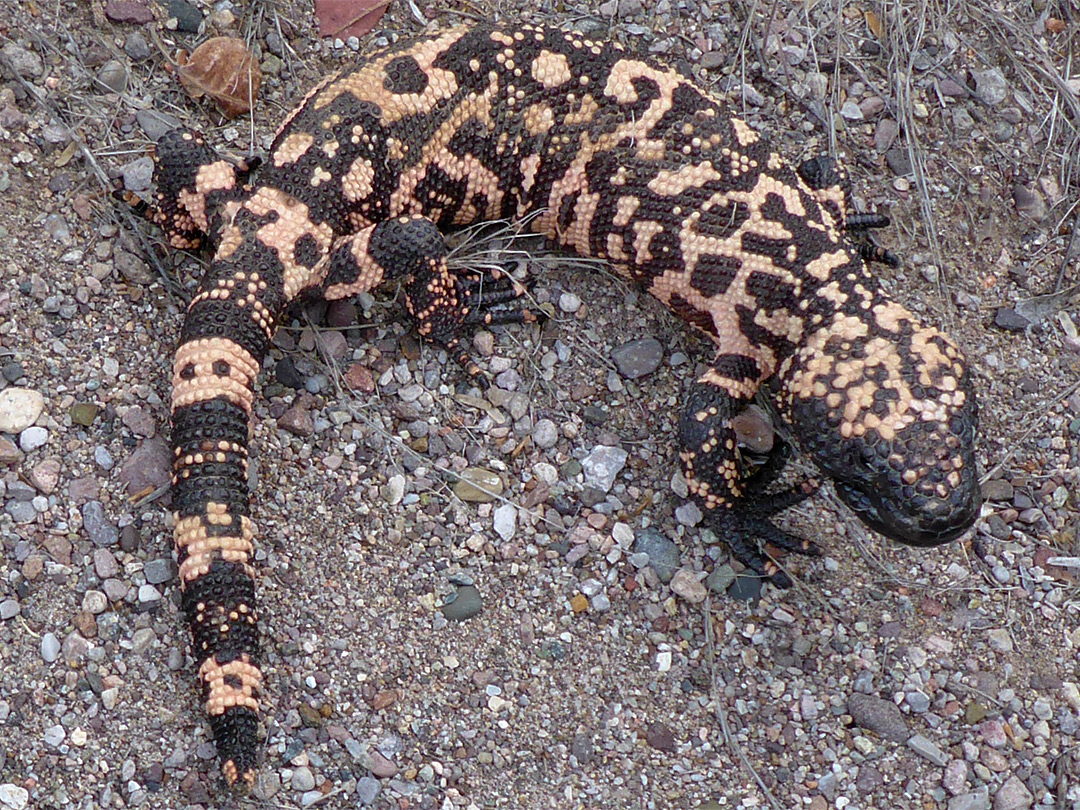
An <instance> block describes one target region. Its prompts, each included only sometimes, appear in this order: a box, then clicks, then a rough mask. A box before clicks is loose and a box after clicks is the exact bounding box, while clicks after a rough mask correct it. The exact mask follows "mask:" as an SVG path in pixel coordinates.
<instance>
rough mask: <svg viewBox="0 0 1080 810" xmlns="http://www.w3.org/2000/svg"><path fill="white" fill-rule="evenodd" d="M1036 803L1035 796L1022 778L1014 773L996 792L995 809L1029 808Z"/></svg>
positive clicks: (1016, 809) (1025, 809)
mask: <svg viewBox="0 0 1080 810" xmlns="http://www.w3.org/2000/svg"><path fill="white" fill-rule="evenodd" d="M1034 803H1035V797H1034V796H1032V795H1031V791H1030V790H1028V789H1027V786H1026V785H1025V784H1024V783H1023V782H1022V781H1021V780H1020V777H1018V776H1016V775H1013V776H1010V777H1009V778H1008V780H1007V781H1006V782H1005V784H1004V785H1002V786H1001V787H999V788H998V789H997V792H996V793H995V794H994V810H1027V808H1029V807H1031V806H1032V805H1033V804H1034Z"/></svg>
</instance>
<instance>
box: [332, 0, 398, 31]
mask: <svg viewBox="0 0 1080 810" xmlns="http://www.w3.org/2000/svg"><path fill="white" fill-rule="evenodd" d="M389 5H390V0H315V18H316V19H317V20H318V21H319V36H323V37H340V38H341V39H345V38H346V37H362V36H364V35H365V34H367V33H368V32H370V31H371V29H372V28H374V27H375V24H376V23H377V22H378V21H379V18H380V17H382V15H383V12H385V11H386V7H387V6H389Z"/></svg>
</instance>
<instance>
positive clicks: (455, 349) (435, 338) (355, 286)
mask: <svg viewBox="0 0 1080 810" xmlns="http://www.w3.org/2000/svg"><path fill="white" fill-rule="evenodd" d="M446 257H447V248H446V242H445V240H444V239H443V235H442V233H441V232H440V231H439V229H438V227H437V226H436V225H435V223H434V222H432V221H431V220H429V219H426V218H425V217H420V216H401V217H397V218H395V219H390V220H386V221H384V222H380V223H378V224H376V225H372V226H370V227H368V228H365V229H363V230H361V231H359V232H358V233H357V234H355V235H354V236H351V237H349V238H348V239H346V240H344V241H343V242H342V243H341V244H340V245H339V246H338V247H337V248H336V249H335V250H334V252H333V253H332V254H331V257H330V265H329V268H328V272H327V278H326V282H325V284H324V286H323V295H324V296H325V297H326V298H327V299H335V298H342V297H344V296H347V295H353V294H355V293H358V292H363V291H366V290H370V289H373V288H374V287H375V286H377V284H378V283H380V282H382V281H383V280H389V279H394V278H398V279H401V281H402V285H403V289H404V292H405V308H406V309H407V310H408V312H409V314H410V315H411V316H412V318H413V320H414V322H415V324H416V330H417V332H418V333H419V334H420V336H421V337H424V338H426V339H428V340H430V341H432V342H434V343H437V344H439V345H441V346H443V347H444V348H445V349H446V350H447V351H448V352H450V353H451V355H452V356H453V357H454V359H455V360H456V361H457V362H458V363H459V364H460V365H461V366H462V368H464V369H465V370H466V372H467V373H468V374H469V375H470V376H471V377H474V378H475V379H476V381H477V383H478V384H479V385H481V386H484V385H485V383H486V381H485V380H484V378H483V376H482V374H481V371H480V367H479V366H477V365H476V363H475V362H474V361H473V360H472V358H471V357H470V356H469V354H468V352H467V351H466V350H465V349H463V348H462V347H461V338H462V336H463V334H464V331H465V328H466V327H467V326H469V325H472V324H492V323H509V322H515V321H523V320H525V321H527V320H531V319H533V318H532V316H531V314H530V313H529V312H528V311H526V310H523V309H520V308H517V309H515V308H509V309H507V308H505V306H503V305H505V304H506V303H507V301H509V300H511V299H513V298H516V297H518V296H520V295H521V294H522V292H523V288H521V287H520V286H519V285H512V286H508V285H506V284H502V283H498V282H496V284H495V287H494V289H492V290H490V291H489V293H487V294H486V295H485V294H484V293H483V292H482V289H483V288H482V286H481V285H480V284H478V283H475V281H474V280H469V279H462V278H460V277H458V276H457V275H456V274H455V273H454V272H452V271H451V270H450V268H449V267H448V265H447V262H446Z"/></svg>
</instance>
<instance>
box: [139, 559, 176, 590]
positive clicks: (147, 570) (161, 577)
mask: <svg viewBox="0 0 1080 810" xmlns="http://www.w3.org/2000/svg"><path fill="white" fill-rule="evenodd" d="M143 575H144V576H145V577H146V581H147V582H149V583H150V584H151V585H160V584H161V583H163V582H172V581H173V579H175V578H176V563H174V562H173V561H172V558H171V557H163V558H161V559H159V560H150V562H148V563H147V564H146V565H145V566H143Z"/></svg>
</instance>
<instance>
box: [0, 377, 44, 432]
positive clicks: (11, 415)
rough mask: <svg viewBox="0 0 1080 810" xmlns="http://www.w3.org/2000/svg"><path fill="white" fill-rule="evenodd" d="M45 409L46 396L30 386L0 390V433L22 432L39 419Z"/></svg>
mask: <svg viewBox="0 0 1080 810" xmlns="http://www.w3.org/2000/svg"><path fill="white" fill-rule="evenodd" d="M44 409H45V397H43V396H42V395H41V394H39V393H38V392H37V391H33V390H31V389H29V388H5V389H4V390H3V391H0V433H21V432H22V431H23V430H25V429H26V428H28V427H30V425H32V424H34V422H35V421H37V418H38V417H39V416H41V412H42V411H43V410H44Z"/></svg>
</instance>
